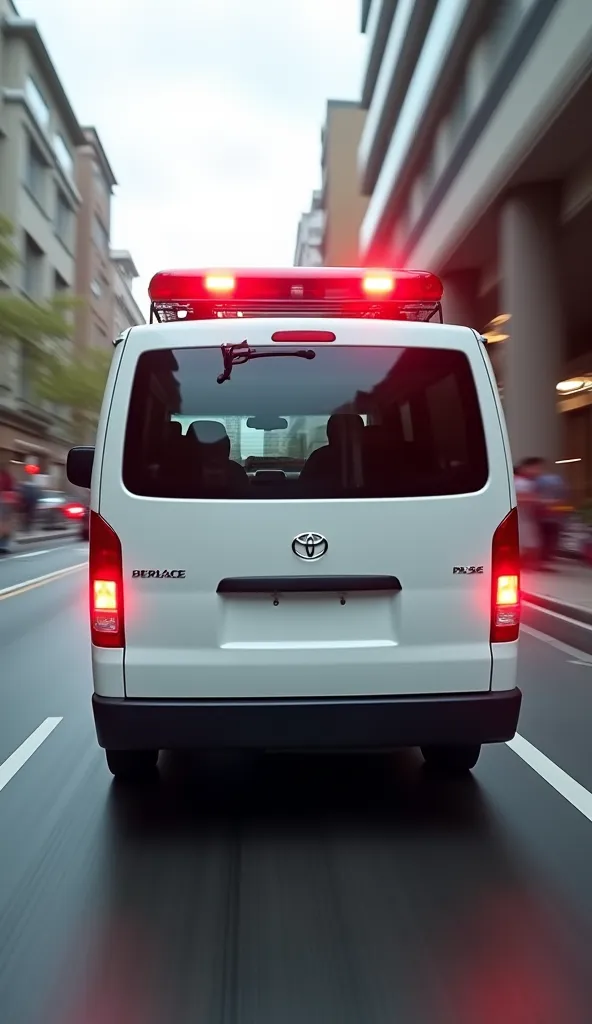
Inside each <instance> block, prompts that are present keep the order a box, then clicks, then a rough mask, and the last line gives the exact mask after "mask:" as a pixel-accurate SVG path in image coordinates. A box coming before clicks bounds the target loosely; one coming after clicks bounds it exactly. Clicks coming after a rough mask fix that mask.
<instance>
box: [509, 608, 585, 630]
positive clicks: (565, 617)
mask: <svg viewBox="0 0 592 1024" xmlns="http://www.w3.org/2000/svg"><path fill="white" fill-rule="evenodd" d="M523 603H524V604H525V605H527V606H528V607H529V608H534V609H535V611H537V612H543V613H544V614H545V615H552V616H553V618H554V619H561V620H562V621H563V622H569V623H571V625H572V626H578V628H579V629H587V630H588V632H590V633H592V626H591V625H589V623H587V622H581V621H580V619H573V618H572V617H571V616H570V615H561V614H560V612H552V611H551V609H550V608H543V606H542V605H541V604H534V603H533V602H532V601H524V602H523ZM567 607H569V605H568V606H567Z"/></svg>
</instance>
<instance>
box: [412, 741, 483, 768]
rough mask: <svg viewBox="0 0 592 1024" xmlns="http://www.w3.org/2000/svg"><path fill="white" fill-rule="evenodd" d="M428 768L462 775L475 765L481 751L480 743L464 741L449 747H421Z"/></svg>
mask: <svg viewBox="0 0 592 1024" xmlns="http://www.w3.org/2000/svg"><path fill="white" fill-rule="evenodd" d="M421 752H422V754H423V757H424V760H425V762H426V764H427V766H428V768H431V769H433V770H434V771H436V772H438V773H441V774H443V775H464V774H466V773H467V772H470V771H471V769H472V768H474V767H475V765H476V764H477V761H478V760H479V754H480V753H481V744H480V743H465V744H459V745H458V746H450V747H445V746H442V747H422V748H421Z"/></svg>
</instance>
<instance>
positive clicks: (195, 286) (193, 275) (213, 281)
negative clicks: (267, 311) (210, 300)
mask: <svg viewBox="0 0 592 1024" xmlns="http://www.w3.org/2000/svg"><path fill="white" fill-rule="evenodd" d="M235 287H236V278H235V276H234V274H233V273H231V272H230V271H227V270H209V271H205V272H204V271H203V270H162V271H159V272H158V273H157V274H155V275H154V277H153V278H152V280H151V281H150V284H149V285H148V294H149V296H150V323H152V322H153V320H154V312H155V305H158V304H160V303H171V304H175V305H179V306H182V305H183V304H184V303H186V304H189V303H191V302H194V301H195V300H196V299H200V298H202V299H205V298H207V297H209V296H220V297H221V296H228V295H231V294H232V293H233V292H234V290H235ZM181 312H182V310H181ZM177 315H178V316H180V315H181V313H180V312H179V311H178V313H177ZM186 315H187V313H186V312H185V316H186Z"/></svg>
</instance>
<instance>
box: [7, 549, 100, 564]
mask: <svg viewBox="0 0 592 1024" xmlns="http://www.w3.org/2000/svg"><path fill="white" fill-rule="evenodd" d="M54 551H72V553H74V552H77V553H78V554H80V553H81V552H82V551H88V547H86V548H85V547H84V546H82V545H78V544H76V545H74V544H56V546H55V547H53V548H43V550H41V551H38V550H37V548H35V550H34V551H22V552H20V553H19V554H18V555H5V556H4V558H0V565H4V563H5V562H14V560H15V559H16V558H33V556H34V555H51V554H52V553H53V552H54Z"/></svg>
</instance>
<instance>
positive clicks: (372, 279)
mask: <svg viewBox="0 0 592 1024" xmlns="http://www.w3.org/2000/svg"><path fill="white" fill-rule="evenodd" d="M394 287H395V282H394V279H393V275H392V274H385V273H372V274H366V276H365V277H364V280H363V281H362V288H363V289H364V291H365V292H366V295H390V293H391V292H392V291H393V289H394Z"/></svg>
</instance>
